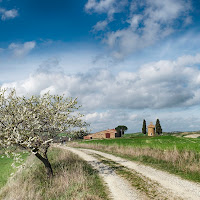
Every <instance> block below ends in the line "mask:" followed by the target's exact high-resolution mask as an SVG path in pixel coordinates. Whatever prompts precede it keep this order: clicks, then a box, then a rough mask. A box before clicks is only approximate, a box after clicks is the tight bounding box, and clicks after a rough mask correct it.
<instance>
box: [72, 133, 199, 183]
mask: <svg viewBox="0 0 200 200" xmlns="http://www.w3.org/2000/svg"><path fill="white" fill-rule="evenodd" d="M68 145H69V146H74V147H83V148H90V149H95V150H100V151H103V152H106V153H111V154H114V155H117V156H120V157H123V158H126V159H128V160H132V161H139V162H141V163H143V164H146V165H150V166H152V167H154V168H157V169H161V170H165V171H168V172H170V173H172V174H176V175H179V176H181V177H182V178H184V179H188V180H192V181H195V182H200V140H199V139H191V138H176V137H173V136H161V137H152V138H150V137H148V138H146V137H144V136H143V137H136V138H131V139H124V138H119V139H108V140H94V141H87V142H84V141H82V142H70V143H68Z"/></svg>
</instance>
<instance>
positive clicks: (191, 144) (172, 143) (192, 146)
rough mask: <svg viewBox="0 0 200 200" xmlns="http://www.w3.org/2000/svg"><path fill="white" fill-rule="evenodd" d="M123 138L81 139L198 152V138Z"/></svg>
mask: <svg viewBox="0 0 200 200" xmlns="http://www.w3.org/2000/svg"><path fill="white" fill-rule="evenodd" d="M127 135H128V134H127ZM127 135H125V136H124V137H123V138H115V139H109V140H108V139H104V140H90V141H82V142H83V143H87V144H103V145H117V146H124V147H134V148H136V147H138V148H152V149H162V150H173V149H177V150H180V151H185V150H190V151H194V152H200V138H196V139H193V138H184V137H174V136H157V137H148V136H133V134H131V135H132V136H131V137H130V136H127Z"/></svg>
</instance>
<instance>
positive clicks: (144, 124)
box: [142, 119, 147, 134]
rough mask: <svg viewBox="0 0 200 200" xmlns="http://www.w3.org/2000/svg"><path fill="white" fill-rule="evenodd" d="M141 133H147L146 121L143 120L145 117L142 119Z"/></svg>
mask: <svg viewBox="0 0 200 200" xmlns="http://www.w3.org/2000/svg"><path fill="white" fill-rule="evenodd" d="M142 133H143V134H146V133H147V127H146V121H145V119H144V120H143V126H142Z"/></svg>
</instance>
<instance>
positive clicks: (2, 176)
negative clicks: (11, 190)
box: [0, 153, 29, 189]
mask: <svg viewBox="0 0 200 200" xmlns="http://www.w3.org/2000/svg"><path fill="white" fill-rule="evenodd" d="M28 155H29V154H28V153H21V156H22V159H23V160H24V161H25V160H26V158H27V156H28ZM12 163H13V157H10V158H8V157H6V156H5V155H4V154H0V189H1V188H2V187H3V186H4V185H5V184H6V182H7V180H8V178H9V177H10V175H11V174H12V173H14V172H15V171H16V170H17V169H15V168H13V167H12V166H11V164H12Z"/></svg>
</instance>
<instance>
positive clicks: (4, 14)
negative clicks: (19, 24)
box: [0, 8, 19, 21]
mask: <svg viewBox="0 0 200 200" xmlns="http://www.w3.org/2000/svg"><path fill="white" fill-rule="evenodd" d="M0 15H1V20H2V21H6V20H8V19H14V18H16V17H17V16H18V15H19V13H18V11H17V10H16V9H11V10H6V9H4V8H0Z"/></svg>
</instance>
